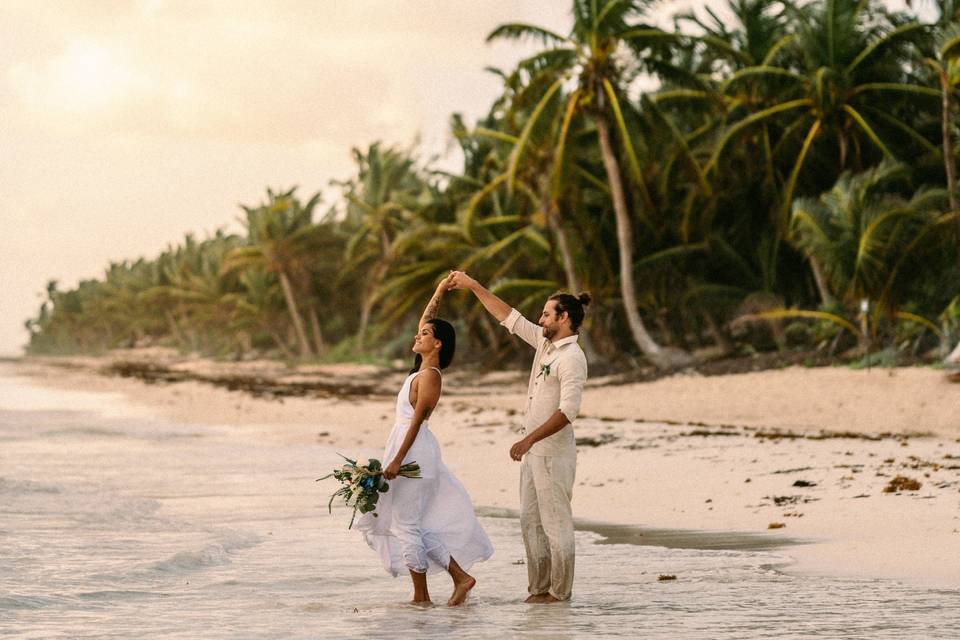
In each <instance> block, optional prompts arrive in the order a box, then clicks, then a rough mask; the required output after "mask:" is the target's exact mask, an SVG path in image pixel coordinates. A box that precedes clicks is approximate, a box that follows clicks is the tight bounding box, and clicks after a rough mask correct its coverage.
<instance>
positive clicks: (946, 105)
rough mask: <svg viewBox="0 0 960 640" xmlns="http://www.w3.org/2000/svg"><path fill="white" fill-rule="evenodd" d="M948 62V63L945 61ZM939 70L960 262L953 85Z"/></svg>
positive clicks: (949, 186)
mask: <svg viewBox="0 0 960 640" xmlns="http://www.w3.org/2000/svg"><path fill="white" fill-rule="evenodd" d="M946 64H949V63H946ZM939 71H940V92H941V93H942V94H943V99H942V110H943V114H942V116H941V121H940V127H941V133H942V135H943V168H944V170H945V173H946V174H947V195H948V197H949V198H950V211H951V212H953V214H954V215H955V216H957V217H956V225H957V261H958V262H960V215H957V212H958V211H960V205H958V203H957V169H956V163H955V162H954V159H953V138H952V137H951V135H950V112H951V110H952V106H951V101H950V96H951V94H952V92H953V87H951V86H950V79H949V78H948V77H947V69H946V68H944V67H943V66H942V65H941V67H940V69H939Z"/></svg>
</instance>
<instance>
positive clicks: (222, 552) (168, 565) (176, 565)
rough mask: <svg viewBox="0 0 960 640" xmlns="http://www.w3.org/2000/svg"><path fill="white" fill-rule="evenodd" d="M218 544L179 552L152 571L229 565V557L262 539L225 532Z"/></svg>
mask: <svg viewBox="0 0 960 640" xmlns="http://www.w3.org/2000/svg"><path fill="white" fill-rule="evenodd" d="M222 535H223V538H222V539H221V540H220V541H219V542H213V543H210V544H208V545H206V546H204V547H203V548H202V549H198V550H195V551H181V552H179V553H176V554H174V555H173V556H171V557H169V558H167V559H166V560H161V561H159V562H155V563H154V564H152V565H151V567H150V568H151V569H153V570H154V571H163V572H171V571H194V570H197V569H205V568H207V567H217V566H223V565H227V564H230V562H231V559H230V556H231V555H232V554H233V553H234V552H236V551H241V550H243V549H248V548H250V547H253V546H256V545H257V544H260V542H262V541H263V539H262V538H261V537H260V536H259V535H257V534H255V533H252V532H243V531H227V532H224V533H223V534H222Z"/></svg>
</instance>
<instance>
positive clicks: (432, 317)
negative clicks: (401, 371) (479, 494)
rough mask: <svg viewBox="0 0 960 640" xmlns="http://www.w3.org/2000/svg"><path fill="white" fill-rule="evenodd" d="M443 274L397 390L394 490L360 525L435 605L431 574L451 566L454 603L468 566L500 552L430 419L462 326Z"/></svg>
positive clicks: (389, 566) (463, 589)
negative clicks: (410, 470) (404, 469)
mask: <svg viewBox="0 0 960 640" xmlns="http://www.w3.org/2000/svg"><path fill="white" fill-rule="evenodd" d="M449 280H450V278H447V279H445V280H443V281H442V282H441V283H440V285H439V286H438V287H437V290H436V292H434V294H433V297H432V298H430V302H429V303H428V304H427V308H426V309H425V310H424V312H423V316H422V317H421V318H420V325H419V328H418V330H417V335H416V337H415V338H414V342H413V351H414V353H416V354H417V355H416V357H415V359H414V365H413V369H411V370H410V375H408V376H407V379H406V380H405V381H404V383H403V386H402V387H401V388H400V393H399V394H398V395H397V410H396V419H395V421H394V425H393V430H392V431H391V432H390V437H389V438H388V439H387V446H386V449H385V451H384V454H383V461H384V465H385V467H384V470H383V475H384V477H385V478H386V479H387V480H390V481H391V482H390V490H389V491H387V492H386V493H384V494H381V496H380V500H379V502H378V503H377V510H376V513H377V516H376V517H374V515H373V513H366V514H364V515H363V516H362V517H361V518H360V520H359V521H358V524H356V525H354V526H355V528H357V529H359V530H360V531H361V532H362V533H363V537H364V539H365V540H366V541H367V544H369V545H370V547H371V548H373V549H374V550H375V551H377V553H379V554H380V560H381V562H382V563H383V567H384V568H385V569H386V570H387V571H388V572H389V573H391V574H393V576H394V577H396V576H398V575H400V573H402V572H403V571H405V570H406V571H409V572H410V579H411V580H412V581H413V602H412V604H417V605H429V604H432V603H431V601H430V593H429V591H428V590H427V574H428V573H435V572H440V571H446V572H447V573H449V574H450V577H451V578H452V579H453V593H452V595H451V596H450V599H449V600H448V601H447V605H448V606H457V605H459V604H462V603H463V602H464V601H465V600H466V599H467V594H468V593H469V592H470V590H471V589H472V588H473V587H474V586H475V585H476V583H477V581H476V579H475V578H474V577H473V576H471V575H470V574H469V573H467V571H469V570H470V567H471V566H472V565H473V564H474V563H475V562H480V561H483V560H486V559H487V558H489V557H490V556H491V555H492V554H493V546H492V545H491V544H490V539H489V538H488V537H487V534H486V532H484V530H483V527H481V526H480V523H479V522H478V521H477V517H476V514H475V513H474V510H473V504H472V503H471V502H470V496H469V495H468V494H467V492H466V490H465V489H464V488H463V485H462V484H460V481H459V480H457V478H455V477H454V475H453V474H452V473H450V471H449V469H447V467H446V465H444V463H443V460H442V459H441V457H440V444H439V443H438V442H437V439H436V437H435V436H434V435H433V433H431V432H430V429H429V426H428V423H427V421H428V420H429V418H430V414H431V413H432V412H433V410H434V408H435V407H436V406H437V403H438V402H439V400H440V390H441V386H442V383H443V381H442V376H441V374H440V371H441V370H442V369H445V368H447V367H448V366H449V365H450V362H451V361H452V360H453V353H454V350H455V348H456V333H455V332H454V330H453V327H452V326H451V325H450V323H449V322H446V321H445V320H441V319H439V318H437V317H436V314H437V308H438V307H439V306H440V300H441V299H442V298H443V294H444V293H445V292H446V291H447V289H448V287H449V284H450V283H449ZM410 462H416V463H417V464H419V465H420V471H421V476H422V477H421V478H404V477H397V473H398V472H399V470H400V466H401V465H403V464H407V463H410Z"/></svg>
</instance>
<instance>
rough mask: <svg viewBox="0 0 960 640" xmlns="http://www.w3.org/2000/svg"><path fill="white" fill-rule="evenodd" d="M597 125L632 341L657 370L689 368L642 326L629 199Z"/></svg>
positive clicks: (602, 124) (603, 125)
mask: <svg viewBox="0 0 960 640" xmlns="http://www.w3.org/2000/svg"><path fill="white" fill-rule="evenodd" d="M596 125H597V133H598V134H599V137H600V151H601V154H602V155H603V166H604V169H606V171H607V181H608V182H609V183H610V195H611V196H612V197H613V211H614V214H615V215H616V220H617V246H618V248H619V252H620V293H621V297H622V298H623V308H624V311H625V312H626V315H627V324H628V325H629V327H630V333H631V334H632V335H633V341H634V342H635V343H636V345H637V346H638V347H640V350H641V351H642V352H643V354H644V355H645V356H646V357H647V358H649V359H650V361H651V362H653V364H654V365H655V366H656V367H657V368H658V369H670V368H674V367H678V366H687V365H689V364H690V363H691V358H690V356H689V354H686V353H685V352H683V351H680V350H673V349H671V350H669V351H668V350H666V349H664V348H663V347H661V346H660V345H659V344H657V343H656V342H655V341H654V340H653V338H652V337H650V334H649V333H648V332H647V329H646V327H644V326H643V320H642V319H641V318H640V312H639V311H638V310H637V294H636V286H635V285H634V282H633V226H632V225H631V223H630V214H629V212H628V211H627V199H626V197H625V196H624V192H623V182H622V180H621V178H620V166H619V165H618V163H617V157H616V154H614V152H613V145H612V144H611V142H610V130H609V129H608V128H607V122H606V121H605V120H604V119H603V117H602V116H599V117H597V118H596ZM678 351H679V353H677V352H678ZM680 354H682V355H680Z"/></svg>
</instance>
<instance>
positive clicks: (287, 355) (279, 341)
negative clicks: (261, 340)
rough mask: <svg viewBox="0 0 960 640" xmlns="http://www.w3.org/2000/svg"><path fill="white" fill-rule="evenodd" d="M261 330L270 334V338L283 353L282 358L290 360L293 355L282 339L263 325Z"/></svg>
mask: <svg viewBox="0 0 960 640" xmlns="http://www.w3.org/2000/svg"><path fill="white" fill-rule="evenodd" d="M263 328H264V330H265V331H266V332H267V333H269V334H270V337H271V338H273V341H274V342H275V343H277V346H278V347H280V351H281V352H282V353H283V355H284V357H285V358H288V359H290V360H292V359H293V353H291V351H290V349H288V348H287V344H286V343H285V342H284V341H283V338H281V337H280V336H279V335H277V332H276V331H274V330H273V329H271V328H270V327H268V326H267V325H263Z"/></svg>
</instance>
